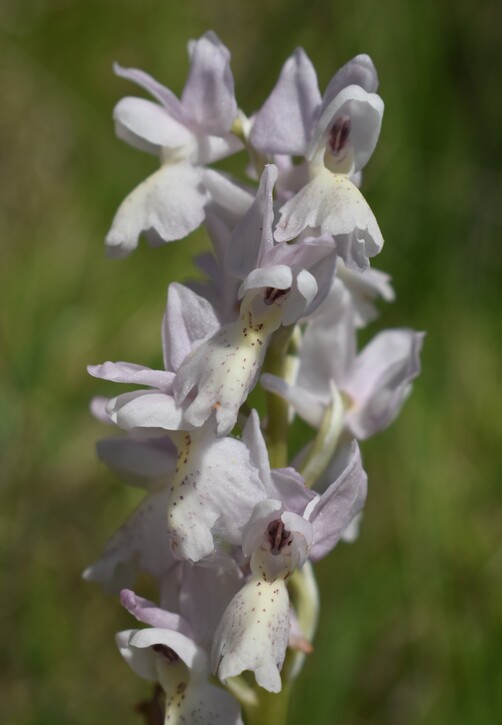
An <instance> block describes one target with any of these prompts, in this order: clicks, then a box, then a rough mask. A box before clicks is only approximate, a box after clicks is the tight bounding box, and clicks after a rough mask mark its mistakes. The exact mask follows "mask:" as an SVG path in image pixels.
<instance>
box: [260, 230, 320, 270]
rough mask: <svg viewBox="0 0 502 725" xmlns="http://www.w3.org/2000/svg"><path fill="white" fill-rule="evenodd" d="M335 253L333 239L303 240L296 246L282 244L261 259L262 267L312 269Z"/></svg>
mask: <svg viewBox="0 0 502 725" xmlns="http://www.w3.org/2000/svg"><path fill="white" fill-rule="evenodd" d="M332 252H333V240H332V239H331V237H315V238H309V239H302V241H301V242H297V243H296V244H288V243H287V242H281V243H279V244H275V245H274V246H273V247H272V248H270V249H269V250H268V251H267V252H266V254H264V255H263V258H262V259H261V264H262V265H267V266H272V265H274V264H286V265H288V266H289V267H293V268H294V269H295V270H300V269H310V267H313V266H314V265H315V264H317V262H319V261H320V260H321V259H325V258H326V257H327V256H328V255H329V254H331V253H332Z"/></svg>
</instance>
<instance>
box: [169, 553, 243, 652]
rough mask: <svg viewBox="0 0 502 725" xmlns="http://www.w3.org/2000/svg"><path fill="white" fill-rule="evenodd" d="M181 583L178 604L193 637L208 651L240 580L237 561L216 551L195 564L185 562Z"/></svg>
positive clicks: (240, 575)
mask: <svg viewBox="0 0 502 725" xmlns="http://www.w3.org/2000/svg"><path fill="white" fill-rule="evenodd" d="M182 571H183V573H182V580H181V585H180V595H179V608H180V613H181V614H182V615H183V617H184V619H185V620H186V621H187V622H190V624H191V626H192V630H193V633H194V639H195V641H196V642H198V643H199V644H200V645H201V646H203V647H204V648H205V649H207V650H208V651H211V645H212V643H213V637H214V633H215V631H216V627H217V625H218V622H219V621H220V619H221V617H222V615H223V612H224V611H225V609H226V607H227V605H228V603H229V602H230V600H231V599H232V597H234V596H235V594H237V592H238V591H239V589H240V588H241V586H242V583H243V574H242V572H241V570H240V568H239V566H238V565H237V563H236V561H235V560H234V559H233V558H232V557H231V556H230V555H229V554H226V553H225V552H223V551H216V552H215V554H214V555H213V556H209V557H206V558H205V559H203V560H202V561H201V562H199V563H198V564H193V565H192V564H190V563H188V562H187V563H185V564H184V566H183V570H182Z"/></svg>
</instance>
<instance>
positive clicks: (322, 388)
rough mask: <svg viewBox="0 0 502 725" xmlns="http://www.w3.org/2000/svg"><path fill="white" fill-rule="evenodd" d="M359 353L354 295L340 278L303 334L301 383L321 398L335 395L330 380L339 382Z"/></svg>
mask: <svg viewBox="0 0 502 725" xmlns="http://www.w3.org/2000/svg"><path fill="white" fill-rule="evenodd" d="M355 353H356V331H355V326H354V310H353V305H352V300H351V297H350V295H349V294H348V293H347V290H346V288H345V287H344V285H343V284H342V283H341V282H340V280H339V279H335V281H334V284H333V286H332V288H331V290H330V292H329V294H328V296H327V297H326V299H325V300H324V301H323V303H322V305H320V306H319V307H318V308H317V309H316V310H315V312H314V313H313V315H312V316H311V317H310V318H309V320H308V323H307V327H306V329H305V331H304V334H303V339H302V347H301V356H300V368H299V371H298V377H297V383H298V385H299V386H300V387H302V388H304V389H305V390H308V391H310V392H311V393H312V394H313V395H315V396H316V397H318V398H319V399H321V400H323V401H325V402H328V400H329V399H331V393H330V390H329V385H330V383H329V381H330V380H334V381H335V383H336V384H337V385H339V384H340V381H341V380H343V378H344V376H345V373H346V371H347V370H348V369H349V368H350V366H351V365H352V362H353V360H354V358H355Z"/></svg>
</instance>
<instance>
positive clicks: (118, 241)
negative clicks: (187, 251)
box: [106, 162, 209, 257]
mask: <svg viewBox="0 0 502 725" xmlns="http://www.w3.org/2000/svg"><path fill="white" fill-rule="evenodd" d="M208 198H209V195H208V193H207V191H206V190H205V188H204V186H203V185H202V172H201V170H200V169H198V168H194V167H193V166H191V165H190V164H188V163H185V162H180V163H177V164H166V165H164V166H162V167H161V168H160V169H159V170H158V171H156V172H155V173H154V174H152V175H151V176H149V177H148V178H147V179H146V180H145V181H143V182H142V183H141V184H140V185H139V186H137V187H136V188H135V189H134V191H132V192H131V193H130V194H129V196H127V197H126V198H125V199H124V201H123V202H122V204H121V205H120V206H119V208H118V211H117V213H116V214H115V217H114V219H113V222H112V226H111V229H110V231H109V232H108V235H107V237H106V245H107V252H108V254H109V255H110V256H112V257H124V256H127V255H128V254H129V253H130V252H131V251H132V250H133V249H135V248H136V247H137V245H138V238H139V236H140V234H141V233H142V232H147V233H150V232H151V233H152V236H153V238H154V240H155V243H158V241H159V240H163V241H164V242H170V241H173V240H175V239H182V238H183V237H186V236H187V235H188V234H189V233H190V232H193V231H194V229H197V227H199V226H200V224H201V223H202V221H203V219H204V205H205V204H206V202H207V201H208Z"/></svg>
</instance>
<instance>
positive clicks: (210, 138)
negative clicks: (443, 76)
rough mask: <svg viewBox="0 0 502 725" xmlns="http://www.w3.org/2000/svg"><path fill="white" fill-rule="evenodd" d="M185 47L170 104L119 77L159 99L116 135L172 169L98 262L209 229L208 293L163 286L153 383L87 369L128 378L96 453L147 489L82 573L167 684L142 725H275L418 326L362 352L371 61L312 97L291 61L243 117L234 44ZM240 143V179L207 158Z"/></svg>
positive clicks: (301, 55) (129, 204)
mask: <svg viewBox="0 0 502 725" xmlns="http://www.w3.org/2000/svg"><path fill="white" fill-rule="evenodd" d="M188 53H189V58H190V67H189V73H188V79H187V81H186V84H185V86H184V88H183V90H182V91H181V94H180V95H179V97H178V96H177V95H176V94H175V93H174V92H173V91H171V90H170V89H169V88H167V87H165V86H163V85H161V84H160V83H159V82H158V81H156V80H154V78H152V77H151V76H149V75H148V74H146V73H144V72H143V71H140V70H135V69H125V68H122V67H120V66H118V65H117V66H115V70H116V72H117V74H118V75H119V76H120V77H121V78H123V79H125V80H127V81H132V82H133V83H135V84H136V85H137V86H140V88H142V89H143V90H144V91H146V92H147V93H148V94H149V96H150V97H151V98H152V99H153V100H149V99H144V98H139V97H138V98H137V97H126V98H124V99H122V100H121V101H119V103H118V104H117V106H116V108H115V111H114V114H113V115H114V120H115V127H116V131H117V135H118V136H119V138H120V139H122V140H123V141H125V142H126V143H128V144H129V145H131V146H134V147H135V148H137V149H139V150H140V151H144V152H147V153H151V154H153V155H155V156H156V157H157V158H158V160H159V169H158V170H157V171H155V172H154V173H153V174H152V175H151V176H150V177H148V178H147V179H146V180H145V181H143V182H142V183H140V185H139V186H138V187H137V188H136V189H135V190H134V191H132V192H131V193H130V194H129V195H128V196H127V197H126V199H125V200H124V201H123V202H122V204H121V205H120V207H119V209H118V211H117V213H116V215H115V217H114V219H113V221H112V225H111V229H110V231H109V232H108V234H107V236H106V248H107V251H108V253H109V255H111V256H114V257H121V256H125V255H128V254H130V253H132V252H133V250H134V249H135V248H136V246H137V244H138V242H139V240H140V238H141V237H144V238H145V239H146V241H147V242H149V243H150V244H152V245H153V246H158V245H160V244H165V243H169V242H171V241H175V240H181V239H183V238H185V237H186V236H187V235H189V234H190V233H191V232H192V231H194V230H195V229H197V228H198V227H200V226H204V227H205V229H206V231H207V234H208V240H209V241H210V243H211V249H210V250H208V251H207V252H205V253H204V254H203V255H200V256H199V257H197V258H196V259H195V263H196V265H197V267H198V268H199V271H201V272H202V274H203V278H202V279H201V277H200V274H199V277H198V278H197V279H196V280H185V281H184V282H183V283H182V282H180V281H170V284H169V286H168V292H167V301H166V307H165V313H164V317H163V320H162V326H161V330H162V334H161V350H162V354H163V360H164V364H163V369H161V370H159V369H153V368H151V367H148V366H145V365H141V364H137V363H131V362H123V361H120V362H111V361H107V362H105V363H102V364H97V365H90V366H89V368H88V370H89V373H90V374H91V375H93V376H94V377H96V378H100V379H101V380H103V381H105V383H106V384H107V385H111V383H118V384H119V387H116V388H115V390H114V392H113V393H112V395H113V397H110V398H103V397H100V398H96V399H95V400H94V401H93V404H92V410H93V412H94V413H95V415H96V416H97V417H98V418H99V419H100V420H102V421H104V422H105V423H107V424H108V425H109V426H111V427H112V429H114V434H113V435H111V436H108V437H107V438H105V439H104V440H102V441H100V442H99V443H98V456H99V458H100V460H101V461H102V462H103V463H104V464H105V465H107V466H108V467H109V468H110V469H111V470H113V471H114V472H115V473H117V474H118V475H119V476H120V477H122V478H123V479H124V480H125V481H126V482H127V483H128V484H129V485H132V486H135V487H139V488H140V489H142V490H143V498H142V500H141V501H140V502H139V504H138V506H137V508H136V510H135V511H134V512H133V513H132V514H131V516H130V517H129V519H128V520H127V521H126V522H125V523H124V524H122V526H121V527H120V528H119V529H118V530H117V531H116V532H115V533H114V534H113V535H112V537H111V538H110V540H109V541H108V543H107V544H106V545H105V547H104V550H103V552H102V554H101V555H100V556H98V557H97V558H96V561H95V562H94V563H93V564H92V565H91V566H89V567H88V568H87V569H86V571H85V573H84V576H85V578H86V579H87V580H90V581H95V582H98V583H100V584H101V585H102V586H103V588H104V589H105V590H106V591H109V592H116V593H118V594H120V600H121V603H122V605H123V606H124V607H125V609H126V610H127V612H128V613H129V614H130V615H131V616H132V617H134V618H135V619H136V620H137V622H139V625H138V624H136V625H135V628H132V629H128V630H126V631H122V632H119V633H118V634H117V637H116V641H117V646H118V649H119V651H120V653H121V655H122V657H123V658H124V660H125V661H126V662H127V664H128V665H129V666H130V668H131V669H132V670H133V672H135V673H136V674H137V675H138V676H139V677H141V678H143V679H145V680H147V681H149V682H151V683H153V685H154V699H153V700H152V703H153V704H152V707H151V708H149V707H146V706H145V707H142V712H144V713H145V717H146V718H147V722H149V723H151V724H153V723H154V722H155V723H157V722H160V720H158V717H159V713H161V714H160V717H161V719H162V720H163V721H164V722H165V723H166V724H167V723H175V722H176V723H193V724H197V723H199V724H201V725H204V724H206V725H210V724H212V723H218V724H219V725H244V723H246V724H247V725H253V724H255V723H260V724H263V725H268V724H269V723H274V725H282V724H283V723H284V722H285V720H284V719H281V718H283V715H284V713H285V712H286V707H285V705H284V702H285V700H286V699H287V697H288V696H289V693H290V691H291V686H292V684H293V682H294V681H295V680H296V678H297V677H298V675H299V673H300V671H301V668H302V665H303V662H304V660H305V658H306V657H307V656H311V655H312V652H313V640H314V636H315V630H316V625H317V620H318V615H319V606H320V604H319V594H318V591H317V587H316V584H315V574H314V566H315V564H316V562H317V561H319V560H320V559H321V558H323V557H325V556H327V555H328V554H329V553H330V552H331V551H332V550H333V549H334V548H335V546H336V545H337V544H338V543H339V542H340V541H352V540H354V539H355V538H357V532H358V529H359V526H360V523H361V515H362V510H363V507H364V504H365V501H366V496H367V475H366V472H365V470H364V467H363V462H362V457H361V453H360V449H359V442H361V441H364V440H365V439H366V438H369V437H370V436H373V435H374V434H376V433H378V432H379V431H380V430H383V429H384V428H386V427H387V426H389V425H390V424H391V423H392V422H393V421H394V420H395V418H396V417H397V416H398V414H399V411H400V410H401V408H402V406H403V404H404V402H405V400H406V399H407V397H408V396H409V394H410V392H411V388H412V384H413V380H414V379H415V378H416V377H417V375H418V374H419V372H420V351H421V347H422V343H423V333H421V332H416V331H414V330H411V329H408V328H398V329H392V330H383V331H379V332H377V333H376V334H375V335H374V336H373V338H370V340H369V342H368V343H367V344H366V345H365V346H364V347H363V348H362V349H361V350H359V349H358V332H359V330H360V329H361V328H363V327H366V326H367V325H369V324H370V323H372V322H373V321H374V320H375V319H376V318H377V316H378V309H377V302H378V301H379V300H384V301H387V302H390V301H392V300H393V299H394V292H393V289H392V287H391V284H390V279H389V277H388V275H386V274H385V273H384V272H381V271H379V270H377V269H375V268H373V267H372V266H371V262H372V259H373V257H374V256H376V255H377V254H378V253H379V252H380V250H381V249H382V245H383V237H382V233H381V231H380V228H379V226H378V223H377V221H376V218H375V216H374V214H373V211H372V210H371V208H370V206H369V204H368V203H367V202H366V200H365V199H364V196H363V194H362V192H361V191H360V186H361V182H362V170H363V168H364V166H365V165H366V164H367V163H368V162H369V160H370V158H371V156H372V154H373V152H374V150H375V147H376V143H377V140H378V136H379V133H380V127H381V123H382V117H383V109H384V106H383V101H382V99H381V98H380V96H379V95H378V93H377V89H378V77H377V73H376V70H375V67H374V65H373V62H372V60H371V59H370V58H369V56H367V55H358V56H356V57H355V58H353V59H352V60H349V61H348V62H347V63H346V64H345V65H344V66H342V67H341V68H340V70H338V71H337V72H336V73H335V75H334V76H333V77H332V79H331V80H330V82H329V83H328V86H327V88H326V90H325V91H324V94H321V91H320V90H319V87H318V82H317V76H316V72H315V70H314V67H313V65H312V63H311V61H310V60H309V58H308V57H307V55H306V53H305V52H304V51H303V50H302V49H301V48H299V49H297V50H296V51H295V52H294V53H293V55H292V56H291V57H290V58H289V59H288V60H286V62H285V64H284V66H283V68H282V70H281V72H280V74H279V78H278V80H277V82H276V84H275V87H274V88H273V90H272V91H271V93H270V95H269V96H268V98H267V99H266V100H265V102H264V103H263V105H262V107H261V108H258V109H256V110H255V112H254V113H253V114H252V115H251V116H250V117H247V116H246V115H245V114H244V112H243V111H242V110H240V109H239V108H238V106H237V102H236V100H235V92H234V81H233V76H232V72H231V69H230V53H229V51H228V49H227V48H226V47H225V46H224V45H223V43H222V42H221V40H220V39H219V38H218V37H217V36H216V35H215V34H214V33H212V32H209V33H206V34H205V35H204V36H202V38H199V39H198V40H195V41H191V42H190V43H189V46H188ZM237 153H239V154H241V156H242V160H243V164H242V169H243V172H242V175H241V177H237V176H233V175H231V174H228V173H223V172H221V171H219V170H218V169H217V168H215V167H214V164H216V163H217V162H218V161H219V160H221V159H223V158H225V157H227V156H230V155H233V154H237ZM133 354H134V351H133ZM103 384H104V383H103ZM123 385H126V386H128V387H127V388H126V389H124V388H122V390H120V386H123ZM131 386H132V387H131ZM112 389H113V388H110V390H112ZM250 396H251V397H250ZM298 418H302V419H303V420H304V421H306V422H307V423H308V424H309V425H310V429H309V430H310V431H311V432H310V439H307V440H305V435H306V433H305V430H306V429H305V428H303V429H302V431H303V434H302V439H301V441H299V437H298V435H296V434H295V430H296V425H297V420H298ZM334 562H336V558H335V557H334ZM335 565H336V564H335ZM145 575H146V577H145ZM146 582H149V584H148V587H149V588H148V592H149V593H151V592H152V589H153V590H154V591H156V595H155V602H153V601H150V600H149V599H146V598H145V597H144V596H142V594H144V592H141V589H142V588H143V587H144V586H145V584H146ZM135 590H136V591H135ZM150 596H151V594H150ZM264 693H267V694H266V697H265V696H264ZM267 698H276V700H275V703H276V704H275V705H274V707H271V706H270V700H269V699H267ZM278 703H283V704H282V705H280V704H278ZM154 711H155V713H157V714H156V715H155V718H157V719H154V715H153V714H152V713H153V712H154ZM149 713H150V714H149Z"/></svg>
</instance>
